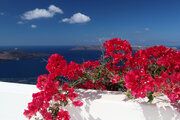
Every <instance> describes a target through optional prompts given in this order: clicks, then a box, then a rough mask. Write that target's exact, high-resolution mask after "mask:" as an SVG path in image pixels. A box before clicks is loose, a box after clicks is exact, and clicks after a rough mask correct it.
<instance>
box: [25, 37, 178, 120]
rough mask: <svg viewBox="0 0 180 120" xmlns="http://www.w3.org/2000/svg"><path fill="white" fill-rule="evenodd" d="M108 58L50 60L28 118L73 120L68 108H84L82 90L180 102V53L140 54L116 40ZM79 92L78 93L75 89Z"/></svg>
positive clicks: (156, 48) (108, 46) (147, 51)
mask: <svg viewBox="0 0 180 120" xmlns="http://www.w3.org/2000/svg"><path fill="white" fill-rule="evenodd" d="M104 48H105V56H104V57H103V59H102V60H100V61H86V62H84V63H82V64H77V63H76V62H72V61H71V62H70V63H69V64H68V63H67V61H66V60H64V58H63V57H62V56H60V55H59V54H53V55H52V56H50V57H49V60H48V64H47V66H46V69H47V70H48V71H49V74H45V75H40V76H39V77H38V79H37V85H36V86H37V88H38V89H39V90H40V91H39V92H38V93H34V94H33V95H32V97H33V100H32V102H30V103H29V104H28V109H27V110H25V111H24V115H25V116H26V117H27V118H29V119H31V118H32V117H33V116H36V115H37V114H40V115H41V117H36V118H35V119H36V120H69V119H70V118H71V117H70V115H69V113H68V111H67V110H66V109H65V108H66V107H65V106H66V105H68V104H72V105H74V106H75V107H80V106H82V105H83V103H82V101H80V100H78V93H76V92H75V90H76V89H78V88H83V89H98V90H111V91H121V92H126V93H127V96H128V97H130V98H139V97H141V98H145V97H148V99H149V101H148V102H149V103H151V102H152V100H153V98H154V97H156V96H157V93H158V94H159V93H161V94H164V95H167V97H168V98H169V99H170V101H171V102H172V103H175V102H178V101H180V51H175V50H173V49H172V48H166V47H164V46H154V47H150V48H147V49H145V50H139V51H136V52H135V54H134V55H133V52H132V48H131V45H130V44H129V42H127V41H126V40H121V39H120V38H114V39H112V40H108V41H106V42H105V43H104ZM74 88H75V89H74Z"/></svg>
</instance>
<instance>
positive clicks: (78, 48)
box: [71, 45, 180, 51]
mask: <svg viewBox="0 0 180 120" xmlns="http://www.w3.org/2000/svg"><path fill="white" fill-rule="evenodd" d="M148 47H151V46H132V49H133V50H135V51H137V50H140V49H146V48H148ZM103 49H104V47H102V46H100V45H92V46H77V47H74V48H72V49H71V50H103ZM172 49H174V50H177V51H180V49H177V48H176V47H172Z"/></svg>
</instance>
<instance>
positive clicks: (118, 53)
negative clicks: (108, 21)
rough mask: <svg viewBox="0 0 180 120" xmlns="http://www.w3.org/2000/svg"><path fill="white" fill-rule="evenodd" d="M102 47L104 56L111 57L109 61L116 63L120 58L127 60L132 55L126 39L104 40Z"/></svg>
mask: <svg viewBox="0 0 180 120" xmlns="http://www.w3.org/2000/svg"><path fill="white" fill-rule="evenodd" d="M104 47H105V48H106V55H105V57H106V58H108V57H112V58H113V59H112V60H111V62H112V63H113V64H118V63H119V62H120V60H127V59H129V58H130V57H131V55H132V48H131V45H130V44H129V42H127V41H126V40H124V41H123V40H121V39H120V38H114V39H112V40H108V41H106V43H104Z"/></svg>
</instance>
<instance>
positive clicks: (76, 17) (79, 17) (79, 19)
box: [62, 13, 91, 24]
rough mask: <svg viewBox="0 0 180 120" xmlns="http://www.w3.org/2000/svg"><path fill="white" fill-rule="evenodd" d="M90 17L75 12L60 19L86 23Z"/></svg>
mask: <svg viewBox="0 0 180 120" xmlns="http://www.w3.org/2000/svg"><path fill="white" fill-rule="evenodd" d="M90 20H91V19H90V17H89V16H86V15H84V14H82V13H76V14H74V15H73V16H72V17H71V18H64V19H62V22H68V23H71V24H72V23H86V22H89V21H90Z"/></svg>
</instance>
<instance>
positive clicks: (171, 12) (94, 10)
mask: <svg viewBox="0 0 180 120" xmlns="http://www.w3.org/2000/svg"><path fill="white" fill-rule="evenodd" d="M179 6H180V1H179V0H1V1H0V46H17V45H18V46H24V45H25V46H27V45H94V44H99V40H101V41H103V42H104V41H105V40H108V39H111V38H115V37H119V38H122V39H126V40H127V41H129V42H130V43H131V44H132V45H166V46H167V45H169V46H180V7H179Z"/></svg>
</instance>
